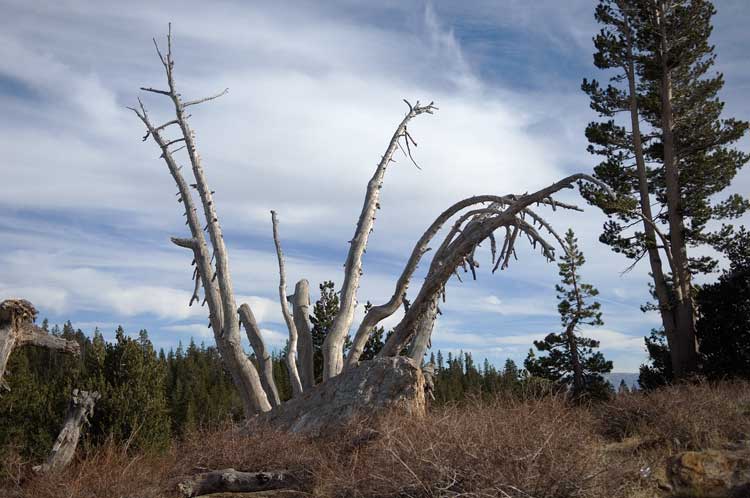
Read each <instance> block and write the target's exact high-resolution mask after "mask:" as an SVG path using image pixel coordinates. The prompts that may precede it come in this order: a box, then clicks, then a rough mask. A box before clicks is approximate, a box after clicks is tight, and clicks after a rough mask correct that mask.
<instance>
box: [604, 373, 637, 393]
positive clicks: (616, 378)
mask: <svg viewBox="0 0 750 498" xmlns="http://www.w3.org/2000/svg"><path fill="white" fill-rule="evenodd" d="M605 377H606V379H607V381H609V383H610V384H612V386H614V388H615V389H617V388H618V387H619V386H620V381H621V380H624V381H625V384H626V385H627V386H628V387H629V388H631V389H633V388H635V389H638V374H637V373H631V372H612V373H609V374H607V375H605Z"/></svg>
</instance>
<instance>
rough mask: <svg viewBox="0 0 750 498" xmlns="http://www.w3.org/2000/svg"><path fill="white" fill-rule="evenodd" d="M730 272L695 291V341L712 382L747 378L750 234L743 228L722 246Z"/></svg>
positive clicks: (749, 364) (749, 357)
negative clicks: (713, 380) (697, 315)
mask: <svg viewBox="0 0 750 498" xmlns="http://www.w3.org/2000/svg"><path fill="white" fill-rule="evenodd" d="M722 249H723V252H724V254H725V255H726V256H727V258H728V259H729V263H730V264H729V269H727V270H726V271H724V273H723V274H722V275H721V276H720V277H719V280H718V281H717V282H715V283H713V284H709V285H704V286H703V287H701V288H700V290H699V291H698V296H697V302H698V304H699V305H700V306H699V309H700V316H699V319H698V341H699V344H700V351H701V357H702V358H703V373H704V374H705V375H706V376H707V377H709V378H711V379H722V378H750V232H748V231H747V230H745V228H744V227H742V228H741V229H740V230H739V231H738V232H737V233H736V234H734V236H733V237H732V238H731V239H728V240H727V241H726V242H725V243H724V245H723V247H722Z"/></svg>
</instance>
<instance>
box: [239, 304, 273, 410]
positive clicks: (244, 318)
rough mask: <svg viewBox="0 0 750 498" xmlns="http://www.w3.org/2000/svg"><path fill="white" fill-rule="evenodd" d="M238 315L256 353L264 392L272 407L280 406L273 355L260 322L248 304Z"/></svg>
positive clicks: (241, 307) (242, 307)
mask: <svg viewBox="0 0 750 498" xmlns="http://www.w3.org/2000/svg"><path fill="white" fill-rule="evenodd" d="M238 313H239V315H240V322H241V323H242V325H243V326H244V327H245V333H246V334H247V339H248V340H249V341H250V346H252V348H253V351H254V352H255V358H256V359H257V360H258V370H260V382H261V384H262V385H263V390H264V391H265V392H266V396H267V397H268V401H269V402H270V403H271V406H272V407H275V406H279V405H280V404H281V401H280V399H279V391H278V389H277V388H276V381H275V380H274V378H273V362H272V361H271V353H270V352H269V351H268V349H267V348H266V344H265V342H264V341H263V335H262V334H261V332H260V327H258V322H257V321H256V320H255V315H254V314H253V311H252V310H251V309H250V306H248V305H247V304H242V305H241V306H240V309H239V310H238Z"/></svg>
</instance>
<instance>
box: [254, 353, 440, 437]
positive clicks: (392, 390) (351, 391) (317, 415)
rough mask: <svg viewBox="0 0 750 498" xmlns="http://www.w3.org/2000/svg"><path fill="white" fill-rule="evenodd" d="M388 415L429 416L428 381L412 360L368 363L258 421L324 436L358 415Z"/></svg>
mask: <svg viewBox="0 0 750 498" xmlns="http://www.w3.org/2000/svg"><path fill="white" fill-rule="evenodd" d="M388 410H396V411H401V412H403V413H406V414H409V415H415V416H422V415H424V414H425V377H424V375H423V374H422V370H421V369H420V367H419V364H418V363H417V362H416V361H415V360H413V359H411V358H407V357H405V356H391V357H383V358H375V359H373V360H370V361H363V362H361V363H360V364H359V366H357V367H355V368H351V369H348V370H345V371H344V372H343V373H342V374H340V375H338V376H336V377H333V378H331V379H328V380H327V381H325V382H323V383H322V384H319V385H317V386H315V387H314V388H313V389H310V390H308V391H305V392H304V393H303V394H302V395H301V396H299V397H297V398H294V399H291V400H289V401H287V402H286V403H283V404H282V405H280V406H278V407H276V408H274V409H273V410H271V411H270V412H268V413H264V414H261V415H259V416H258V417H257V418H256V420H257V421H258V422H261V423H268V424H269V425H271V426H272V427H274V428H277V429H279V430H286V431H290V432H294V433H299V434H305V435H310V436H319V435H322V434H325V433H328V432H330V431H334V430H336V429H338V428H341V427H342V426H345V425H347V423H349V422H351V421H352V420H354V419H355V418H356V417H357V416H361V415H368V416H370V415H375V414H377V413H380V412H383V411H388Z"/></svg>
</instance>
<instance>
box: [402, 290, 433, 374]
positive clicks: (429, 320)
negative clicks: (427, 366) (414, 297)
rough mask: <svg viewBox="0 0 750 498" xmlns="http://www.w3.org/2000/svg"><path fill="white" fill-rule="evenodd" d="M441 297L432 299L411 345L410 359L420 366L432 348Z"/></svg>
mask: <svg viewBox="0 0 750 498" xmlns="http://www.w3.org/2000/svg"><path fill="white" fill-rule="evenodd" d="M439 299H440V296H439V295H437V294H436V295H435V296H434V297H433V298H432V302H431V303H429V304H428V306H427V312H426V313H425V314H424V316H423V317H422V319H421V320H419V323H418V325H417V331H416V333H415V334H414V339H412V341H411V344H410V345H409V358H411V359H412V360H414V361H416V362H417V363H418V364H419V365H421V364H422V360H423V358H424V355H425V353H426V352H427V349H428V348H429V347H430V338H431V337H432V329H433V328H435V319H436V318H437V315H438V300H439Z"/></svg>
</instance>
